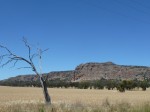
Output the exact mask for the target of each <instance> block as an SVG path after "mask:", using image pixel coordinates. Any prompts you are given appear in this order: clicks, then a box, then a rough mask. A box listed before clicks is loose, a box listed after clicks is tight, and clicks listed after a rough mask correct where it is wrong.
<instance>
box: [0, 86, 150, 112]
mask: <svg viewBox="0 0 150 112" xmlns="http://www.w3.org/2000/svg"><path fill="white" fill-rule="evenodd" d="M48 91H49V94H50V96H51V99H52V105H51V106H49V105H45V104H44V97H43V93H42V88H35V87H4V86H0V112H150V89H147V91H140V90H134V91H126V92H125V93H120V92H118V91H117V90H105V89H104V90H94V89H71V88H70V89H62V88H49V89H48Z"/></svg>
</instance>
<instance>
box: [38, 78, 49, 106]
mask: <svg viewBox="0 0 150 112" xmlns="http://www.w3.org/2000/svg"><path fill="white" fill-rule="evenodd" d="M40 82H41V85H42V88H43V94H44V97H45V103H46V104H51V98H50V96H49V94H48V90H47V84H46V81H45V80H44V79H43V77H40Z"/></svg>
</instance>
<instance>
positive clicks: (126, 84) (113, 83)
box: [0, 78, 150, 92]
mask: <svg viewBox="0 0 150 112" xmlns="http://www.w3.org/2000/svg"><path fill="white" fill-rule="evenodd" d="M0 85H3V86H21V87H31V86H34V87H40V86H41V85H40V81H32V82H30V81H12V82H11V81H4V82H0ZM47 86H48V87H50V88H54V87H55V88H69V87H71V88H78V89H88V88H90V89H104V88H106V89H108V90H113V89H114V88H116V89H117V90H118V91H120V92H125V90H134V89H135V88H136V89H139V88H142V90H143V91H146V88H148V87H150V81H149V80H144V81H139V80H106V79H103V78H102V79H101V80H94V81H81V82H67V81H63V80H60V79H57V80H51V81H48V82H47Z"/></svg>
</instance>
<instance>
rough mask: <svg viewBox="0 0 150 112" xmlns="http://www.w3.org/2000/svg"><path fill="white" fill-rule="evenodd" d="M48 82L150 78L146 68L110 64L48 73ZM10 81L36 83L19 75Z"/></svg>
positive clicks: (34, 79) (97, 64)
mask: <svg viewBox="0 0 150 112" xmlns="http://www.w3.org/2000/svg"><path fill="white" fill-rule="evenodd" d="M44 75H45V76H46V75H48V80H64V81H82V80H98V79H101V78H105V79H127V80H128V79H138V80H143V79H144V78H150V68H149V67H146V66H124V65H116V64H114V63H112V62H106V63H85V64H80V65H79V66H77V67H76V68H75V70H71V71H60V72H50V73H47V74H44ZM8 80H11V81H36V80H38V77H37V76H35V75H20V76H17V77H13V78H9V79H7V81H8Z"/></svg>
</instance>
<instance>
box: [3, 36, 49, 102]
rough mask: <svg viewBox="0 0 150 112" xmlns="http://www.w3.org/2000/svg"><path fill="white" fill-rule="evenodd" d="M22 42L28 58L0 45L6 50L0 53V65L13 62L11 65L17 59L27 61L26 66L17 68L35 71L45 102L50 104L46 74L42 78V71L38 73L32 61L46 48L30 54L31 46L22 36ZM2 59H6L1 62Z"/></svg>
mask: <svg viewBox="0 0 150 112" xmlns="http://www.w3.org/2000/svg"><path fill="white" fill-rule="evenodd" d="M23 42H24V44H25V46H26V47H27V48H28V58H24V57H22V56H18V55H16V54H15V53H13V52H12V51H11V50H10V49H8V48H7V47H5V46H3V45H0V48H1V49H4V50H5V51H6V53H4V54H0V65H1V67H4V66H5V65H7V64H9V63H13V66H15V65H16V63H17V62H18V61H23V62H25V63H27V64H28V65H29V66H28V67H20V68H18V69H22V68H30V69H32V71H33V72H35V74H36V75H37V76H38V77H39V79H40V83H41V86H42V88H43V93H44V98H45V103H46V104H51V98H50V96H49V94H48V90H47V84H46V81H47V79H48V75H47V77H46V78H44V76H43V75H42V73H39V72H38V71H37V68H36V66H35V64H34V63H33V59H34V58H35V57H39V61H40V60H41V59H42V54H43V52H45V51H47V50H48V49H46V50H38V51H39V52H38V53H34V54H31V46H30V45H29V44H28V42H27V40H26V39H25V38H23ZM4 59H5V60H7V61H6V62H3V60H4Z"/></svg>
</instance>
